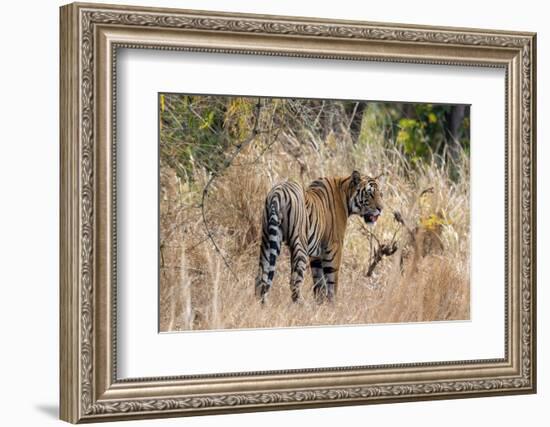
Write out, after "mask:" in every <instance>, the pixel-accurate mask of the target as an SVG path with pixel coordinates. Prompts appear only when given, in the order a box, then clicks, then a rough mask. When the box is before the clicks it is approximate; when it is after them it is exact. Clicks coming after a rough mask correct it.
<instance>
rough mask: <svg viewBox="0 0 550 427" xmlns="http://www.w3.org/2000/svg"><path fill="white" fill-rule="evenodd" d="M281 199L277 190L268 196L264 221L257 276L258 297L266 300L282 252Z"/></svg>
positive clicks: (263, 300) (256, 289) (262, 300)
mask: <svg viewBox="0 0 550 427" xmlns="http://www.w3.org/2000/svg"><path fill="white" fill-rule="evenodd" d="M281 223H282V215H281V200H280V195H279V194H278V193H277V192H272V193H271V194H269V195H268V196H267V198H266V203H265V210H264V215H263V221H262V244H261V247H260V262H259V268H258V276H257V277H256V288H255V291H256V297H257V298H258V299H260V300H261V302H262V303H264V302H265V295H266V293H267V292H268V291H269V289H271V285H272V283H273V276H274V275H275V264H276V263H277V257H278V256H279V254H280V253H281V245H282V240H283V232H282V228H281Z"/></svg>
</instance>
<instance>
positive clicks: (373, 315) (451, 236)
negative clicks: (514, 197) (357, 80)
mask: <svg viewBox="0 0 550 427" xmlns="http://www.w3.org/2000/svg"><path fill="white" fill-rule="evenodd" d="M364 134H365V133H364ZM366 134H368V138H366V139H363V140H359V141H355V143H354V141H352V138H351V136H350V135H349V134H348V133H346V130H345V129H343V131H342V133H340V134H339V135H338V137H336V136H335V135H334V134H328V135H327V136H326V137H325V138H324V139H323V140H321V136H319V135H316V134H314V133H310V134H309V138H308V139H305V140H300V141H298V140H297V138H296V137H295V136H293V135H287V134H280V135H278V136H277V140H276V141H275V143H274V144H273V145H271V146H270V147H269V150H265V146H262V144H250V145H248V146H247V147H246V148H245V149H243V151H242V152H241V153H240V154H239V156H238V157H237V158H236V159H235V161H234V162H233V164H232V165H231V166H230V167H229V168H227V169H225V170H224V171H223V172H222V173H220V174H219V176H217V177H216V179H215V180H214V181H213V184H212V185H211V187H210V190H209V193H208V196H207V197H206V199H205V206H204V210H205V214H206V217H207V221H208V226H209V231H208V230H207V229H206V228H205V226H204V223H203V220H202V211H201V208H200V203H201V196H202V191H203V188H204V186H205V185H206V183H207V182H208V180H209V176H208V174H207V173H206V172H205V171H204V169H202V168H200V167H198V166H197V167H195V168H194V169H193V171H192V177H193V179H192V180H191V179H189V180H185V179H182V178H178V177H177V175H176V174H175V173H174V171H173V170H172V169H171V168H170V167H169V166H168V165H166V164H163V165H161V190H162V191H161V255H162V257H161V260H162V265H161V276H160V329H161V331H174V330H191V329H193V330H201V329H227V328H264V327H268V328H273V327H287V326H308V325H337V324H338V325H344V324H366V323H387V322H418V321H439V320H463V319H468V318H469V316H470V311H469V310H470V308H469V307H470V279H469V277H470V262H469V256H470V252H469V246H470V225H469V224H470V202H469V161H468V158H467V157H466V156H463V158H462V159H461V160H460V162H459V163H458V164H456V165H453V175H454V179H453V180H451V179H450V178H449V176H450V174H449V167H450V166H449V165H448V164H445V162H443V161H441V159H439V158H434V159H432V160H431V161H428V162H426V161H418V162H416V163H414V164H413V163H412V162H411V161H410V160H409V159H408V158H407V157H405V156H404V155H403V154H402V153H401V152H400V151H399V150H398V149H397V148H395V146H394V145H392V144H388V143H387V141H386V139H385V138H386V136H385V135H384V134H383V133H382V132H378V133H377V132H376V131H375V129H374V130H373V129H369V132H368V133H366ZM354 169H357V170H360V171H361V172H363V173H365V174H370V175H377V174H379V173H381V172H384V173H385V175H386V182H385V184H384V186H383V188H382V191H383V200H384V205H385V209H384V211H383V214H382V216H381V218H380V219H379V220H378V222H377V224H376V225H375V226H374V227H372V228H369V229H367V227H366V226H365V224H364V223H363V222H362V220H361V219H360V218H358V217H351V218H350V220H349V222H348V229H347V233H346V239H345V245H344V255H343V263H342V266H341V270H340V284H339V289H338V294H337V297H336V300H335V302H334V303H332V304H328V303H327V304H317V303H316V302H315V300H314V298H313V292H312V280H311V276H310V274H309V272H308V273H307V274H306V279H305V282H304V286H303V288H302V299H301V301H300V302H299V303H292V302H291V297H290V288H289V281H290V265H289V264H290V262H289V256H288V251H287V250H286V248H285V249H283V251H282V254H281V256H280V257H279V259H278V262H277V268H276V274H275V279H274V283H273V287H272V289H271V291H270V293H269V294H268V298H267V302H266V304H265V305H264V306H262V305H260V304H259V303H258V302H257V301H256V299H255V296H254V280H255V276H256V274H257V271H258V255H259V244H260V241H259V240H260V236H261V233H260V231H261V230H260V223H261V213H262V209H263V203H264V200H265V196H266V194H267V191H268V190H269V188H271V186H273V185H274V184H275V183H277V182H280V181H283V180H286V179H291V180H294V181H296V182H298V183H300V184H302V185H304V186H306V185H307V184H308V183H309V182H311V181H312V180H314V179H315V178H317V177H319V176H347V175H349V174H350V173H351V171H352V170H354ZM427 188H430V191H428V192H424V193H423V191H424V190H425V189H427ZM422 193H423V194H422ZM421 194H422V195H421ZM394 211H397V212H399V213H400V214H401V216H402V218H403V219H404V222H405V225H406V226H403V225H401V224H400V223H398V222H397V221H396V220H395V218H394V215H393V212H394ZM208 232H210V233H211V236H212V237H213V238H214V239H215V241H216V243H217V245H218V246H219V249H220V252H218V251H217V250H215V248H214V247H213V245H212V242H211V241H210V240H209V238H208V235H207V233H208ZM371 233H372V234H374V236H375V237H372V236H371ZM392 239H395V240H397V243H398V246H399V249H398V251H397V252H396V253H395V254H393V255H392V256H388V257H385V258H383V259H382V261H381V262H380V263H379V264H378V265H377V266H376V268H375V269H374V273H373V274H372V275H371V276H370V277H369V276H368V275H367V271H368V269H369V266H370V262H371V257H372V255H373V251H374V250H375V249H376V246H377V243H376V242H377V241H379V242H389V241H391V240H392ZM224 258H225V260H226V261H227V262H228V263H229V266H230V268H228V267H227V266H226V265H225V261H224Z"/></svg>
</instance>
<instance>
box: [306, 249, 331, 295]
mask: <svg viewBox="0 0 550 427" xmlns="http://www.w3.org/2000/svg"><path fill="white" fill-rule="evenodd" d="M309 266H310V267H311V276H312V277H313V296H314V297H315V301H317V302H318V303H319V304H320V303H322V302H323V300H324V299H325V297H326V294H327V284H326V282H325V275H324V274H323V262H322V260H321V258H318V257H311V258H310V261H309Z"/></svg>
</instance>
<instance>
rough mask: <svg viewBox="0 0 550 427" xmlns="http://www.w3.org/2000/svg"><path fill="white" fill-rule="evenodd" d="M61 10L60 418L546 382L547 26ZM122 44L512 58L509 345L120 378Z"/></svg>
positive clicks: (436, 393) (313, 403) (342, 55)
mask: <svg viewBox="0 0 550 427" xmlns="http://www.w3.org/2000/svg"><path fill="white" fill-rule="evenodd" d="M60 13H61V15H60V22H61V37H60V43H61V45H60V53H61V62H60V110H61V111H60V136H61V141H60V143H61V150H60V151H61V176H60V180H61V183H60V185H61V202H60V203H61V205H60V212H61V218H60V230H61V231H60V233H61V235H60V387H61V396H60V416H61V419H63V420H65V421H68V422H71V423H79V422H94V421H112V420H123V419H131V418H134V419H136V418H155V417H169V416H188V415H201V414H216V413H228V412H245V411H259V410H281V409H297V408H311V407H322V406H334V405H358V404H370V403H385V402H400V401H413V400H430V399H444V398H462V397H479V396H489V395H502V394H521V393H534V392H535V391H536V317H535V316H536V273H535V272H536V241H535V236H536V182H535V177H536V128H535V123H536V117H535V105H536V100H535V94H536V36H535V34H533V33H518V32H507V31H493V30H479V29H458V28H439V27H423V26H412V25H401V24H381V23H369V22H353V21H330V20H322V19H314V18H295V17H282V16H262V15H243V14H230V13H214V12H198V11H187V10H174V9H158V8H141V7H126V6H112V5H98V4H79V3H75V4H70V5H67V6H63V7H62V8H61V11H60ZM122 48H124V49H153V50H173V51H192V52H203V53H205V54H208V53H224V54H227V55H235V54H246V55H264V56H283V57H285V56H287V57H301V58H316V59H318V60H319V61H324V60H331V59H339V60H350V61H352V60H353V61H378V62H390V63H404V64H440V65H446V66H450V67H453V66H477V67H496V68H500V69H502V70H504V72H505V87H504V88H503V91H502V97H503V98H505V110H506V117H505V131H504V134H505V144H504V148H503V149H504V150H505V159H506V160H505V163H506V164H505V175H504V176H503V177H502V180H503V182H504V184H505V189H506V192H505V199H506V200H505V206H506V208H505V212H500V213H499V214H502V215H504V217H505V229H504V230H503V234H504V240H505V253H504V254H503V257H504V258H505V260H506V262H505V266H506V267H505V272H504V276H505V281H504V283H502V287H503V288H504V295H505V307H504V308H503V309H504V313H505V314H504V324H503V325H502V327H503V328H504V337H505V339H504V342H503V343H502V346H503V347H504V351H503V353H504V357H503V358H498V359H479V360H456V361H450V362H438V361H433V362H422V363H405V364H398V365H395V364H382V365H376V366H373V365H363V366H338V367H334V368H316V367H311V368H308V369H292V370H273V371H270V370H268V371H261V372H239V373H224V372H219V373H216V374H208V375H188V376H175V377H153V378H149V377H148V378H131V379H127V378H125V379H121V378H119V377H118V375H117V357H116V356H117V342H118V340H119V337H117V329H116V325H117V323H116V315H117V282H116V278H117V275H116V268H117V234H116V219H117V209H116V191H117V187H116V166H117V158H116V149H115V148H116V145H115V144H116V125H117V116H116V111H117V110H116V102H117V99H116V84H117V75H116V72H115V71H116V61H117V51H118V50H119V49H122ZM488 168H490V165H488ZM118 255H120V254H118ZM182 363H183V364H184V363H185V361H184V360H182Z"/></svg>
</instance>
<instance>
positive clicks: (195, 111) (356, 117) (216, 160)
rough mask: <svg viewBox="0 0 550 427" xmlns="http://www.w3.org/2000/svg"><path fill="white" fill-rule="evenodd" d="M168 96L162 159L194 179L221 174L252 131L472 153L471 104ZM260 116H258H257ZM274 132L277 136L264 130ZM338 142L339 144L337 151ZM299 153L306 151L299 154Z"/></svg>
mask: <svg viewBox="0 0 550 427" xmlns="http://www.w3.org/2000/svg"><path fill="white" fill-rule="evenodd" d="M258 102H259V101H258V98H251V97H234V96H201V95H179V94H161V95H160V97H159V109H160V157H161V162H163V163H164V164H167V165H169V166H171V167H172V168H173V169H175V170H176V173H177V174H178V175H179V176H180V177H182V178H184V179H185V180H186V181H188V182H191V181H193V176H194V173H195V171H196V170H197V169H200V170H204V171H206V172H208V173H215V172H217V171H219V170H220V168H223V167H224V165H225V163H226V159H227V156H228V153H230V152H232V151H233V150H232V149H234V148H235V147H238V146H240V144H242V143H243V142H244V141H246V140H247V139H249V137H250V136H251V135H252V132H253V128H254V126H255V123H256V122H258V124H259V125H260V128H261V129H260V132H259V135H258V136H257V138H255V139H254V141H253V143H254V144H258V145H257V146H259V147H260V148H266V149H268V148H269V144H271V143H272V142H273V141H274V140H275V139H276V136H274V135H275V134H277V135H286V136H287V137H290V138H292V140H295V141H299V142H300V143H301V144H309V143H312V142H313V144H314V145H315V146H316V148H317V149H318V150H319V151H321V150H323V149H333V148H334V146H336V145H338V144H339V141H342V140H343V139H347V140H348V141H349V140H351V141H352V143H353V146H354V147H355V149H354V151H356V154H357V155H364V153H365V149H366V147H367V145H368V144H370V143H377V144H383V145H387V146H388V147H391V146H397V147H398V149H399V150H400V151H401V152H402V153H403V155H404V157H405V158H406V159H407V160H408V161H409V162H410V163H411V165H413V166H414V165H418V164H420V163H422V162H425V161H430V160H431V159H432V158H433V157H435V158H436V159H438V161H442V162H445V161H447V159H451V160H453V161H457V160H459V158H460V156H461V153H465V154H466V155H468V154H469V146H470V139H469V124H470V119H469V107H467V106H456V105H440V104H422V103H417V104H412V103H395V102H360V101H331V100H320V99H292V98H290V99H282V98H262V99H261V100H260V106H261V108H260V110H261V111H260V113H259V114H258V111H259V110H258V109H257V108H256V107H257V105H258ZM256 116H258V117H256ZM266 133H269V134H270V136H269V138H267V137H266V138H263V137H262V135H263V134H266ZM331 147H332V148H331ZM293 153H294V154H293V155H297V156H299V153H298V151H295V152H293Z"/></svg>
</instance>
